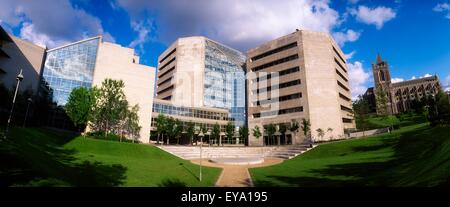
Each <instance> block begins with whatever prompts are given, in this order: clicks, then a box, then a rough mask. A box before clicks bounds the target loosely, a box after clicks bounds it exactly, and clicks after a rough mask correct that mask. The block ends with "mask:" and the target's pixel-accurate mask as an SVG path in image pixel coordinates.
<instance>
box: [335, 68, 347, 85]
mask: <svg viewBox="0 0 450 207" xmlns="http://www.w3.org/2000/svg"><path fill="white" fill-rule="evenodd" d="M336 73H337V74H338V75H339V76H340V77H341V78H342V79H343V80H345V82H348V79H347V78H345V76H344V75H342V73H341V72H339V70H338V69H336Z"/></svg>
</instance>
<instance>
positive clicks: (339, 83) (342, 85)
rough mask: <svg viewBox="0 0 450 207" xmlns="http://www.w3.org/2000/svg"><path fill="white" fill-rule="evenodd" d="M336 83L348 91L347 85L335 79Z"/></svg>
mask: <svg viewBox="0 0 450 207" xmlns="http://www.w3.org/2000/svg"><path fill="white" fill-rule="evenodd" d="M337 84H338V85H339V86H340V87H341V88H342V89H344V90H346V91H350V89H348V88H347V87H345V85H344V84H342V83H341V82H339V81H337Z"/></svg>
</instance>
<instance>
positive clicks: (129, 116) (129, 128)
mask: <svg viewBox="0 0 450 207" xmlns="http://www.w3.org/2000/svg"><path fill="white" fill-rule="evenodd" d="M138 111H139V105H137V104H136V105H134V106H133V107H131V109H129V110H128V111H127V112H126V116H125V120H124V127H123V129H124V131H125V133H126V134H127V135H128V136H130V137H131V139H132V140H133V143H134V142H135V141H137V140H136V139H137V138H138V137H139V132H140V131H141V128H142V127H141V126H139V116H138ZM121 139H122V137H121Z"/></svg>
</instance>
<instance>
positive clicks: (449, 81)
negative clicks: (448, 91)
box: [444, 75, 450, 87]
mask: <svg viewBox="0 0 450 207" xmlns="http://www.w3.org/2000/svg"><path fill="white" fill-rule="evenodd" d="M444 86H449V87H450V75H448V76H447V77H446V78H445V80H444Z"/></svg>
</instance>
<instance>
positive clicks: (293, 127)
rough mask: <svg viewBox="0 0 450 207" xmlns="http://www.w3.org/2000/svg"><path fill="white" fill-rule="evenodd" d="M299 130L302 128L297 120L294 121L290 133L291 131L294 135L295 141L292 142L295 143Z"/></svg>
mask: <svg viewBox="0 0 450 207" xmlns="http://www.w3.org/2000/svg"><path fill="white" fill-rule="evenodd" d="M299 128H300V126H299V124H298V122H297V120H295V119H292V121H291V125H290V126H289V131H291V132H292V134H293V135H294V136H293V137H292V139H293V140H292V142H294V140H295V138H296V137H297V133H298V129H299Z"/></svg>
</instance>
